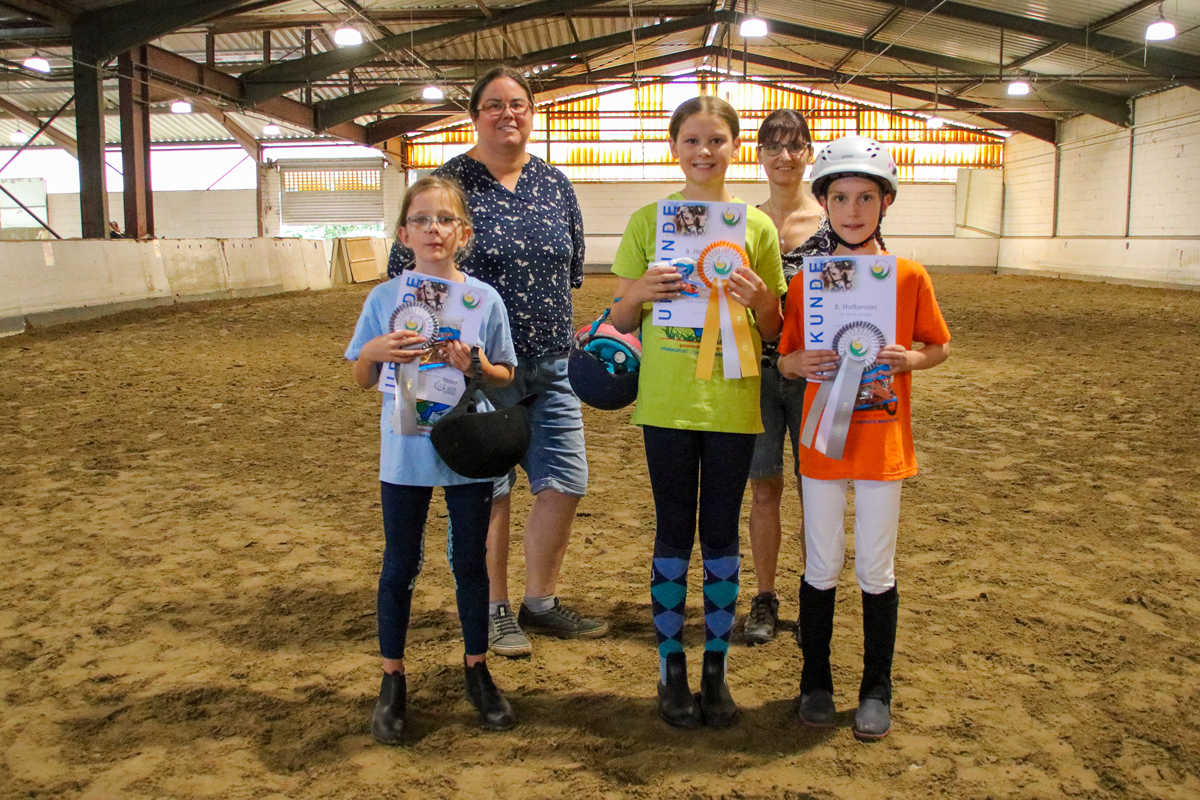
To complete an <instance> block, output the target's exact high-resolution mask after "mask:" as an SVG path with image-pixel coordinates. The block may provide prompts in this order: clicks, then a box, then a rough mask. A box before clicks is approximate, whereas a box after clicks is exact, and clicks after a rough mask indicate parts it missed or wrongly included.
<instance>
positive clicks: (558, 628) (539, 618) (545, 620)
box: [517, 597, 608, 639]
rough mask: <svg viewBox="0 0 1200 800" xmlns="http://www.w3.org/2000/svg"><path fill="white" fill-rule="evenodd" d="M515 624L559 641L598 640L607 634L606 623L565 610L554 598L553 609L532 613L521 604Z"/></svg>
mask: <svg viewBox="0 0 1200 800" xmlns="http://www.w3.org/2000/svg"><path fill="white" fill-rule="evenodd" d="M517 622H519V623H520V625H521V627H522V628H524V629H525V630H527V631H529V632H530V633H538V634H541V635H542V636H557V637H558V638H559V639H599V638H600V637H601V636H603V635H604V634H606V633H608V623H607V622H600V621H599V620H594V619H588V618H587V617H583V616H580V615H579V614H578V613H576V612H574V611H572V610H571V609H569V608H566V607H564V606H563V605H562V603H560V602H559V601H558V598H557V597H556V598H554V608H551V609H550V610H549V611H541V612H533V611H530V610H529V609H528V608H526V607H525V604H524V603H522V604H521V610H520V612H519V613H518V614H517Z"/></svg>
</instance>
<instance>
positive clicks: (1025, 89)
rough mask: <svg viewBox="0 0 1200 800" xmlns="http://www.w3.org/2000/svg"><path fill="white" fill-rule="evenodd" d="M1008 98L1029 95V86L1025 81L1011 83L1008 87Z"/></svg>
mask: <svg viewBox="0 0 1200 800" xmlns="http://www.w3.org/2000/svg"><path fill="white" fill-rule="evenodd" d="M1008 94H1009V96H1010V97H1022V96H1024V95H1027V94H1029V84H1028V83H1026V82H1025V81H1013V82H1012V83H1010V84H1009V85H1008Z"/></svg>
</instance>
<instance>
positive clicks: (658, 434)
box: [611, 96, 784, 728]
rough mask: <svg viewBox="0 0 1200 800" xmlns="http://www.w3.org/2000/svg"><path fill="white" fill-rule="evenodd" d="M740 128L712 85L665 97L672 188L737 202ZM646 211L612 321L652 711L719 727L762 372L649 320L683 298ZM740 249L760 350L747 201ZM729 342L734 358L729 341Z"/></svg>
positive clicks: (766, 291) (755, 217) (732, 289)
mask: <svg viewBox="0 0 1200 800" xmlns="http://www.w3.org/2000/svg"><path fill="white" fill-rule="evenodd" d="M739 130H740V126H739V124H738V117H737V112H735V111H734V110H733V107H732V106H730V105H729V104H728V103H726V102H725V101H724V100H721V99H719V98H716V97H710V96H703V97H697V98H693V99H691V100H688V101H687V102H685V103H683V104H682V105H681V106H679V108H677V109H676V110H675V113H674V115H673V116H672V117H671V124H670V128H669V131H670V137H671V153H672V155H674V156H675V157H676V158H678V159H679V166H680V168H681V169H682V170H683V174H684V178H685V182H684V186H683V189H682V191H680V192H679V193H677V194H675V195H672V199H676V200H682V201H689V200H690V201H695V202H696V203H704V202H740V201H738V200H737V199H736V198H734V197H733V195H731V194H730V193H729V191H728V189H726V187H725V172H726V170H727V169H728V168H729V164H730V163H731V162H732V161H733V158H734V155H735V154H736V153H737V151H738V148H739V146H740V140H739V138H738V134H739ZM656 220H657V204H653V205H650V206H647V207H645V208H643V209H641V210H639V211H638V212H636V213H635V214H634V215H633V217H632V218H631V219H630V221H629V225H628V227H627V228H626V230H625V235H624V237H623V238H622V240H621V246H620V247H619V248H618V250H617V257H616V260H615V261H614V263H613V272H615V273H616V274H617V275H618V276H619V280H618V281H617V292H616V293H617V299H616V300H614V302H613V308H612V315H611V322H612V323H613V324H614V325H615V326H616V327H617V328H619V329H620V330H621V331H622V332H625V333H628V332H630V331H633V330H637V329H638V328H640V329H641V331H642V365H641V373H640V378H639V387H638V401H637V409H636V411H635V412H634V415H633V421H634V423H636V424H639V425H641V426H642V432H643V436H644V439H645V444H646V464H647V467H648V468H649V472H650V486H651V489H652V491H653V492H654V506H655V514H656V517H657V529H656V533H655V539H654V561H653V566H652V570H651V578H650V598H651V606H652V608H653V611H654V628H655V632H656V634H657V638H658V652H659V683H658V711H659V714H660V716H662V718H663V719H664V720H666V721H667V722H668V723H670V724H672V725H676V726H679V727H684V728H694V727H696V726H698V725H700V724H702V723H703V724H707V725H710V726H713V727H726V726H728V725H732V724H733V722H734V720H735V719H736V717H737V706H736V705H735V704H734V702H733V698H732V697H731V696H730V694H729V688H728V687H727V686H726V684H725V667H726V658H727V656H728V652H729V637H730V634H731V632H732V630H733V622H734V619H735V618H736V611H737V598H738V569H739V566H740V562H741V557H740V556H739V554H738V525H739V517H740V512H741V506H742V495H743V493H744V492H745V488H746V479H747V477H748V475H749V473H750V461H751V456H752V455H753V453H754V441H755V436H756V434H757V433H759V432H760V431H761V430H762V422H761V418H760V414H759V395H758V392H759V378H758V376H757V375H753V376H749V377H743V378H738V379H732V380H730V379H725V378H722V377H719V374H720V367H719V366H717V367H715V368H714V370H713V377H712V378H711V379H709V380H698V379H697V378H696V377H695V375H696V363H697V357H698V353H699V349H700V348H699V342H698V341H696V337H695V335H693V334H692V330H691V329H690V328H689V329H673V328H666V327H661V326H655V325H652V324H651V321H650V304H651V303H653V302H655V301H659V300H672V299H676V298H678V297H680V295H681V291H682V289H683V287H684V285H685V284H684V281H683V280H682V278H681V276H680V274H679V272H678V271H677V270H676V269H675V268H674V267H672V266H662V265H656V266H649V267H648V266H647V265H648V264H650V263H651V262H653V261H654V260H655V252H654V250H655V228H656ZM746 252H747V255H748V256H749V260H750V267H749V268H747V267H745V266H742V267H739V268H738V269H737V270H736V271H735V272H734V273H733V274H732V275H731V276H730V278H729V280H728V283H727V290H728V295H729V297H730V298H731V300H735V301H737V302H738V303H741V304H742V305H744V306H746V308H748V309H749V310H750V313H751V314H752V315H753V324H752V326H751V337H752V339H753V340H754V347H755V350H756V351H759V350H760V348H761V339H768V340H771V339H775V338H776V337H778V336H779V331H780V329H781V327H782V322H783V318H782V315H781V313H780V305H779V296H780V295H781V294H783V291H784V284H783V269H782V265H781V262H780V256H779V238H778V234H777V232H776V231H775V226H774V225H773V224H772V223H771V221H770V219H769V218H768V217H767V215H766V214H764V213H763V212H761V211H759V210H758V209H756V208H753V207H751V208H749V209H748V210H747V217H746ZM685 332H686V334H687V335H682V334H683V333H685ZM727 351H728V352H729V355H730V357H736V356H734V355H733V348H732V347H729V348H727ZM755 358H756V359H757V358H758V353H757V352H756V356H755ZM718 364H719V362H718ZM697 515H698V516H699V531H700V552H701V554H702V556H703V559H704V627H705V644H704V665H703V670H702V672H701V679H700V695H699V702H697V701H696V699H695V697H694V696H693V695H692V692H691V689H690V688H689V687H688V679H687V664H686V661H685V659H684V654H683V639H682V634H683V622H684V609H685V604H686V598H687V572H688V564H689V562H690V560H691V556H692V547H693V543H694V541H695V538H696V527H697Z"/></svg>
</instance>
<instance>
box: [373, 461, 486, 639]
mask: <svg viewBox="0 0 1200 800" xmlns="http://www.w3.org/2000/svg"><path fill="white" fill-rule="evenodd" d="M380 485H381V487H382V489H381V496H382V499H383V536H384V540H385V547H384V550H383V569H382V570H381V571H380V573H379V597H378V601H377V603H378V605H377V608H378V618H379V652H380V654H381V655H382V656H383V657H384V658H394V659H400V658H404V642H405V639H406V638H407V636H408V616H409V613H410V612H411V611H412V594H413V587H414V586H415V585H416V583H417V576H418V575H420V574H421V567H422V565H423V564H424V562H425V519H426V517H427V516H428V514H429V500H430V498H431V497H432V496H433V487H432V486H398V485H396V484H394V483H383V482H381V484H380ZM445 491H446V507H447V509H448V510H449V511H450V526H449V530H448V532H447V534H446V551H447V555H448V556H449V559H450V569H451V571H452V572H453V573H454V589H455V594H456V596H457V598H458V619H459V622H460V623H461V624H462V632H463V644H464V645H465V650H466V654H467V655H469V656H475V655H482V654H483V653H486V652H487V647H488V632H487V627H488V574H487V532H488V518H489V517H490V516H491V513H492V484H491V482H488V483H466V484H462V485H459V486H447V487H445Z"/></svg>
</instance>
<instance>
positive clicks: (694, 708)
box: [658, 653, 704, 728]
mask: <svg viewBox="0 0 1200 800" xmlns="http://www.w3.org/2000/svg"><path fill="white" fill-rule="evenodd" d="M658 715H659V716H660V717H662V718H663V720H664V721H665V722H666V723H667V724H668V725H674V726H675V727H677V728H699V727H700V725H701V724H702V723H703V722H704V718H703V717H702V716H701V715H700V705H699V704H698V703H697V702H696V696H695V695H694V694H692V690H691V689H690V688H689V687H688V677H687V659H686V658H685V657H684V655H683V653H668V654H667V682H666V683H659V684H658Z"/></svg>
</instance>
